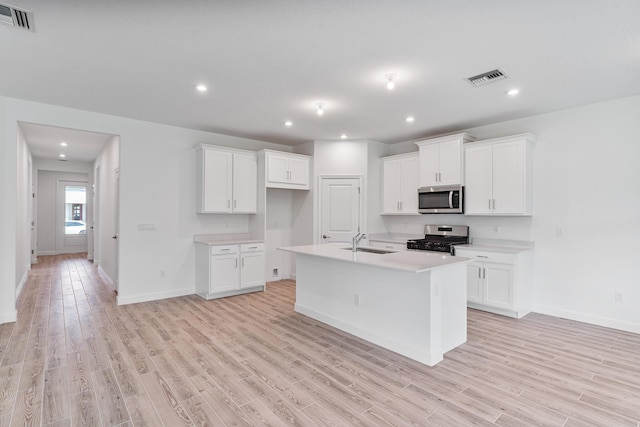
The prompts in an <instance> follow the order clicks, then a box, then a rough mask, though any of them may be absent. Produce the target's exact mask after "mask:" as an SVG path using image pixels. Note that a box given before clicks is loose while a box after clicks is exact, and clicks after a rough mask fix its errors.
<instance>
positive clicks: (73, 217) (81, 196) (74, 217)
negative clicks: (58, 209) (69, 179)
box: [64, 185, 87, 235]
mask: <svg viewBox="0 0 640 427" xmlns="http://www.w3.org/2000/svg"><path fill="white" fill-rule="evenodd" d="M86 206H87V189H86V187H85V186H79V185H65V194H64V234H66V235H74V234H75V235H77V234H82V235H84V234H86V233H87V226H86V220H87V218H86V217H85V216H86V209H85V207H86Z"/></svg>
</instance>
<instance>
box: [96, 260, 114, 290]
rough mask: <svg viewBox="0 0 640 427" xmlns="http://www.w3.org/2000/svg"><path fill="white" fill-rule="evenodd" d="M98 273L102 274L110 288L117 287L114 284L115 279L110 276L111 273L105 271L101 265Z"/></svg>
mask: <svg viewBox="0 0 640 427" xmlns="http://www.w3.org/2000/svg"><path fill="white" fill-rule="evenodd" d="M98 274H99V275H100V277H101V278H102V280H104V281H105V283H106V284H107V285H108V286H109V288H110V289H111V290H114V291H115V289H116V288H115V286H114V285H113V280H111V277H109V275H108V274H107V272H106V271H104V269H103V268H102V266H101V265H99V266H98Z"/></svg>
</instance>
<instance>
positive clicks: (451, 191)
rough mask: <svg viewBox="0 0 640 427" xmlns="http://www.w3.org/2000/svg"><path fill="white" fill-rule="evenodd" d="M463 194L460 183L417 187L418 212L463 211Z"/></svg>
mask: <svg viewBox="0 0 640 427" xmlns="http://www.w3.org/2000/svg"><path fill="white" fill-rule="evenodd" d="M463 194H464V191H463V188H462V186H460V185H454V186H442V187H421V188H419V189H418V212H420V213H423V214H427V213H436V214H437V213H463V204H462V202H463V200H462V198H463Z"/></svg>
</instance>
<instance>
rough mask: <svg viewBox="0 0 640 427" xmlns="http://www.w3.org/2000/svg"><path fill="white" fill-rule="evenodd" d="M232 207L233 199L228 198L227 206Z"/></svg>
mask: <svg viewBox="0 0 640 427" xmlns="http://www.w3.org/2000/svg"><path fill="white" fill-rule="evenodd" d="M230 207H231V200H227V208H230Z"/></svg>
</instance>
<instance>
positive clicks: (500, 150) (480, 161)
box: [465, 133, 535, 216]
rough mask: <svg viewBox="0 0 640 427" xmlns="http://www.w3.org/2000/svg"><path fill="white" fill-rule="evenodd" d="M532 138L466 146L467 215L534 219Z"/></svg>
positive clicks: (525, 136) (492, 141)
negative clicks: (519, 216)
mask: <svg viewBox="0 0 640 427" xmlns="http://www.w3.org/2000/svg"><path fill="white" fill-rule="evenodd" d="M534 141H535V136H534V135H532V134H529V133H527V134H521V135H514V136H509V137H504V138H495V139H490V140H485V141H477V142H474V143H471V144H467V145H466V146H465V173H466V181H465V214H466V215H505V216H507V215H514V216H518V215H531V214H532V213H533V191H532V181H533V180H532V171H533V168H532V157H533V156H532V153H531V150H532V146H533V142H534Z"/></svg>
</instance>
